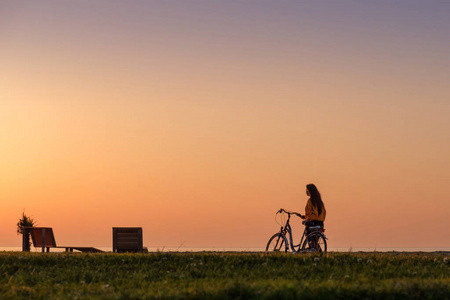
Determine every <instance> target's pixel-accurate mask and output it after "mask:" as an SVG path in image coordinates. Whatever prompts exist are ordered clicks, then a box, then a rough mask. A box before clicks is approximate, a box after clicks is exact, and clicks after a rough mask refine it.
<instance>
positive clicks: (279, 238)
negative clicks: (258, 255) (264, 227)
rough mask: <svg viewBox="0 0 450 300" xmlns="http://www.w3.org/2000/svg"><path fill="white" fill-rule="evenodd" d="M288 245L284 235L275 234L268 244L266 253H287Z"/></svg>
mask: <svg viewBox="0 0 450 300" xmlns="http://www.w3.org/2000/svg"><path fill="white" fill-rule="evenodd" d="M287 250H288V243H287V240H286V237H285V236H284V234H281V233H280V232H278V233H275V234H274V235H273V236H272V237H271V238H270V239H269V242H268V243H267V246H266V252H287Z"/></svg>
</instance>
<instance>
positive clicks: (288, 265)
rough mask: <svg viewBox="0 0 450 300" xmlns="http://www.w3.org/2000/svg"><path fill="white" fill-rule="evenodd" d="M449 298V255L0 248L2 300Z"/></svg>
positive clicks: (0, 293)
mask: <svg viewBox="0 0 450 300" xmlns="http://www.w3.org/2000/svg"><path fill="white" fill-rule="evenodd" d="M24 298H25V299H92V298H94V299H154V298H158V299H204V298H214V299H298V298H301V299H450V255H448V253H441V254H439V253H416V254H415V253H408V254H402V253H329V254H328V255H326V256H317V255H292V254H277V255H274V254H272V255H265V254H262V253H149V254H112V253H109V254H79V253H76V254H65V253H21V252H17V253H12V252H3V253H0V299H24Z"/></svg>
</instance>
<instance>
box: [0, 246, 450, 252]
mask: <svg viewBox="0 0 450 300" xmlns="http://www.w3.org/2000/svg"><path fill="white" fill-rule="evenodd" d="M95 248H97V249H100V250H103V251H105V252H112V247H95ZM264 250H265V248H221V247H216V248H189V247H173V248H172V247H158V248H156V247H153V248H152V247H149V248H148V251H149V252H203V251H206V252H263V251H264ZM3 251H8V252H10V251H13V252H17V251H19V252H20V251H22V247H0V252H3ZM41 251H42V249H41V248H34V247H32V248H31V252H41ZM50 251H51V252H64V249H50ZM328 251H329V252H360V251H362V252H375V251H376V252H393V251H396V252H450V248H442V247H437V248H433V247H427V248H398V247H397V248H396V247H392V248H389V247H381V248H351V247H348V248H344V247H340V248H333V247H330V248H328Z"/></svg>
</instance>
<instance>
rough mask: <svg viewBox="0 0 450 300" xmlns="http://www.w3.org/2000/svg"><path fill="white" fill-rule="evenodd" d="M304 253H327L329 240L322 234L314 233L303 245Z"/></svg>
mask: <svg viewBox="0 0 450 300" xmlns="http://www.w3.org/2000/svg"><path fill="white" fill-rule="evenodd" d="M302 251H303V252H318V253H326V252H327V240H326V238H325V236H324V235H323V234H322V233H320V232H312V233H310V234H308V235H307V236H306V239H305V241H304V242H303V245H302Z"/></svg>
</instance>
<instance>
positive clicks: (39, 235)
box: [27, 227, 56, 247]
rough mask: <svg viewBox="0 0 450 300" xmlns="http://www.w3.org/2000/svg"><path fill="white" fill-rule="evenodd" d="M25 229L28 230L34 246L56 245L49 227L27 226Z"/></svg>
mask: <svg viewBox="0 0 450 300" xmlns="http://www.w3.org/2000/svg"><path fill="white" fill-rule="evenodd" d="M27 230H28V231H29V232H30V235H31V240H32V241H33V245H34V247H42V246H44V247H56V241H55V236H54V235H53V229H52V228H51V227H28V228H27ZM43 238H44V239H43ZM44 240H45V241H44Z"/></svg>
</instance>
